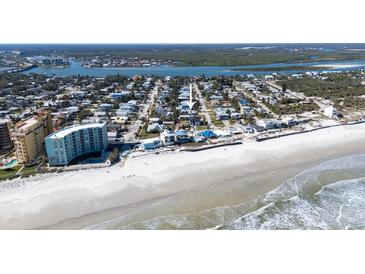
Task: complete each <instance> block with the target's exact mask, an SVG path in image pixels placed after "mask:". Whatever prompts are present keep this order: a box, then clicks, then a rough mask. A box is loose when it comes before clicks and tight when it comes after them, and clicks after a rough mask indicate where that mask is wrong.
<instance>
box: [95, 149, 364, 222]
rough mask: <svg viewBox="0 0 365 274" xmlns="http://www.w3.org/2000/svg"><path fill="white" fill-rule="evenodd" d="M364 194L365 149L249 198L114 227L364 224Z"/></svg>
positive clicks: (309, 170)
mask: <svg viewBox="0 0 365 274" xmlns="http://www.w3.org/2000/svg"><path fill="white" fill-rule="evenodd" d="M364 197H365V155H352V156H348V157H343V158H338V159H335V160H330V161H326V162H323V163H322V164H320V165H318V166H315V167H313V168H310V169H308V170H305V171H303V172H301V173H299V174H297V175H296V176H294V177H293V178H290V179H288V180H286V181H285V182H283V183H282V184H281V185H280V186H279V187H277V188H275V189H274V190H272V191H270V192H268V193H267V194H266V195H264V196H262V197H257V198H256V199H255V200H253V201H251V202H250V203H242V204H238V205H235V206H224V207H216V208H211V209H207V210H204V211H200V212H196V213H191V214H169V215H164V216H157V217H154V218H152V219H147V220H143V221H137V222H134V223H130V224H127V225H125V224H123V225H120V226H119V225H117V227H116V226H115V224H114V225H113V228H119V229H364V228H365V199H364ZM169 199H175V198H174V197H171V198H169ZM164 202H166V203H168V202H171V201H166V200H165V201H164ZM95 228H97V227H95Z"/></svg>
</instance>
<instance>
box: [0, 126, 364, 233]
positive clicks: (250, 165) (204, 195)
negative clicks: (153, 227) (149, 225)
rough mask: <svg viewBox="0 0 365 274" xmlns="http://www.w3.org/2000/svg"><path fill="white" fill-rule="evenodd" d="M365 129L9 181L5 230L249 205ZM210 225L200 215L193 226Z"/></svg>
mask: <svg viewBox="0 0 365 274" xmlns="http://www.w3.org/2000/svg"><path fill="white" fill-rule="evenodd" d="M364 133H365V126H364V125H355V126H346V127H337V128H329V129H323V130H319V131H316V132H311V133H305V134H301V135H295V136H288V137H284V138H280V139H273V140H269V141H265V142H261V143H257V142H250V143H244V144H243V145H239V146H232V147H225V148H216V149H212V150H206V151H201V152H195V153H192V152H176V153H169V154H160V155H149V156H144V157H138V158H131V159H128V160H127V163H126V165H125V167H123V168H121V167H120V166H113V167H111V168H104V169H100V170H87V171H78V172H68V173H64V174H48V175H40V176H36V177H34V178H30V179H23V180H19V179H17V180H13V181H10V182H5V183H2V184H1V189H0V190H1V192H0V228H2V229H80V228H88V229H92V228H96V229H118V228H124V227H125V226H126V225H128V224H131V223H135V222H140V221H142V220H146V219H152V218H155V217H158V216H165V215H172V216H173V215H177V214H196V213H197V212H203V211H204V210H207V209H210V208H214V207H222V206H233V205H236V204H242V203H244V202H247V203H248V202H249V201H251V200H252V199H254V198H255V197H257V196H258V195H264V194H265V193H267V192H268V191H270V190H272V189H274V188H275V187H276V186H278V185H280V184H281V183H282V182H283V181H284V180H285V179H287V178H289V177H292V176H294V175H295V174H297V173H298V172H300V171H302V170H304V169H307V168H309V167H312V166H315V165H316V164H318V163H320V162H322V161H325V160H329V159H333V158H337V157H341V156H344V155H348V154H353V153H364V152H365V138H364ZM198 215H199V214H198ZM209 225H210V222H209V220H204V222H202V223H200V222H199V220H197V224H196V227H194V228H196V229H203V228H209ZM167 228H168V227H167Z"/></svg>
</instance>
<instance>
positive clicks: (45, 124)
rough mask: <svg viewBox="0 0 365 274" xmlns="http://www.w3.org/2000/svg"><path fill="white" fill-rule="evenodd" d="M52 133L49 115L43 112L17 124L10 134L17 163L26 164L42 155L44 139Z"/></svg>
mask: <svg viewBox="0 0 365 274" xmlns="http://www.w3.org/2000/svg"><path fill="white" fill-rule="evenodd" d="M51 132H52V120H51V115H50V114H49V113H48V112H46V111H44V112H39V113H38V114H37V115H36V116H33V117H32V118H30V119H28V120H26V121H23V122H20V123H18V124H17V126H16V128H15V131H14V132H13V134H12V137H13V141H14V147H15V153H16V157H17V160H18V162H19V163H28V162H32V161H34V160H36V159H37V158H38V157H40V156H42V155H43V154H44V138H45V137H46V136H47V135H49V134H50V133H51Z"/></svg>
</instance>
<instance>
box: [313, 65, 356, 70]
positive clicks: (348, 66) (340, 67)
mask: <svg viewBox="0 0 365 274" xmlns="http://www.w3.org/2000/svg"><path fill="white" fill-rule="evenodd" d="M361 66H362V64H329V65H328V64H327V65H326V64H319V65H313V67H330V68H332V69H346V68H356V67H361Z"/></svg>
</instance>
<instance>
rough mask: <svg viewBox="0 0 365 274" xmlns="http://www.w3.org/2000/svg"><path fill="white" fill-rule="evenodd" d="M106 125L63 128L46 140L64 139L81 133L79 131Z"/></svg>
mask: <svg viewBox="0 0 365 274" xmlns="http://www.w3.org/2000/svg"><path fill="white" fill-rule="evenodd" d="M104 125H105V123H103V124H99V123H94V124H85V125H75V126H71V127H67V128H63V129H61V130H58V131H56V132H53V133H52V134H50V135H48V136H47V137H46V139H58V138H63V137H65V136H67V135H69V134H71V133H72V132H75V131H79V130H82V129H89V128H102V127H103V126H104Z"/></svg>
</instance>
